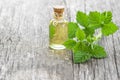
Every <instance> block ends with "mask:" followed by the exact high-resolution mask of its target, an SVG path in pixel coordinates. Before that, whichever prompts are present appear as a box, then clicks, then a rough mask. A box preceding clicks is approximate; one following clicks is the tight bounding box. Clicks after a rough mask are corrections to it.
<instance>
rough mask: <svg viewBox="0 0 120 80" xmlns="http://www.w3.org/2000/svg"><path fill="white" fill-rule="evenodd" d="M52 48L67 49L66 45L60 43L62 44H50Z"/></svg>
mask: <svg viewBox="0 0 120 80" xmlns="http://www.w3.org/2000/svg"><path fill="white" fill-rule="evenodd" d="M49 47H50V48H51V49H55V50H62V49H65V46H64V45H60V44H52V45H50V46H49Z"/></svg>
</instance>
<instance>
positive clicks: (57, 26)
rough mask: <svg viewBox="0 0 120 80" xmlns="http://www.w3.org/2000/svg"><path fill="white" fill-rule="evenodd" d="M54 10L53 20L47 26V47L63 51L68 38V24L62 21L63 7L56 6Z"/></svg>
mask: <svg viewBox="0 0 120 80" xmlns="http://www.w3.org/2000/svg"><path fill="white" fill-rule="evenodd" d="M53 9H54V19H52V20H51V21H50V25H49V38H50V39H49V40H50V41H49V42H50V43H49V45H50V48H52V49H57V50H60V49H65V46H64V45H63V43H64V41H66V40H67V38H68V25H67V24H68V22H67V21H66V20H65V19H64V16H63V15H64V10H65V9H64V7H63V6H56V7H54V8H53Z"/></svg>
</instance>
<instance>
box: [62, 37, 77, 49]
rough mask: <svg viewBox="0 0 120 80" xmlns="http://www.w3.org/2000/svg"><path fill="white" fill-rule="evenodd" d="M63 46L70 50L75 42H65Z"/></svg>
mask: <svg viewBox="0 0 120 80" xmlns="http://www.w3.org/2000/svg"><path fill="white" fill-rule="evenodd" d="M63 45H64V46H65V47H66V48H67V49H72V48H73V47H74V46H75V45H76V41H74V40H71V39H69V40H67V41H65V42H64V43H63Z"/></svg>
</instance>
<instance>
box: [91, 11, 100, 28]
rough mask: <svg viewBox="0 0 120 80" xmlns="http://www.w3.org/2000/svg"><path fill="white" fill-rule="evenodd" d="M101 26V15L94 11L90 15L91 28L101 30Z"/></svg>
mask: <svg viewBox="0 0 120 80" xmlns="http://www.w3.org/2000/svg"><path fill="white" fill-rule="evenodd" d="M100 26H101V14H100V12H97V11H94V12H90V13H89V27H94V28H99V27H100Z"/></svg>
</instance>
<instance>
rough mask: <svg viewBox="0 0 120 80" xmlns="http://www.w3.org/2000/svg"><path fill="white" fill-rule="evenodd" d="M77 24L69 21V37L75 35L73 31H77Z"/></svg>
mask: <svg viewBox="0 0 120 80" xmlns="http://www.w3.org/2000/svg"><path fill="white" fill-rule="evenodd" d="M77 28H78V25H77V24H76V23H74V22H69V23H68V37H69V38H70V39H72V38H74V37H75V33H76V31H77Z"/></svg>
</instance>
